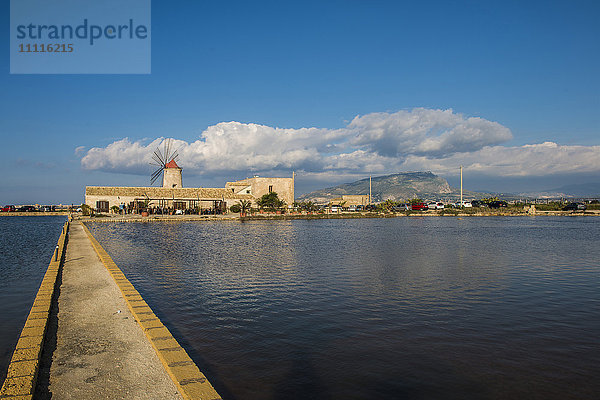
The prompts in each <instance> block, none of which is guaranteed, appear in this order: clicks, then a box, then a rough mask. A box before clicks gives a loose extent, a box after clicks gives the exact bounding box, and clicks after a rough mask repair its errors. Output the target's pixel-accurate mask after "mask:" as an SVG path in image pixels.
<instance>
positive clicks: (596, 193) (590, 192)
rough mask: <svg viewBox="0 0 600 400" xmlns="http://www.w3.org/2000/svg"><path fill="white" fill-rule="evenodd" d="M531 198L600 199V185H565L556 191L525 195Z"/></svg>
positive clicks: (597, 183)
mask: <svg viewBox="0 0 600 400" xmlns="http://www.w3.org/2000/svg"><path fill="white" fill-rule="evenodd" d="M523 194H524V195H527V196H529V197H537V198H544V197H547V198H559V197H600V183H599V182H595V183H581V184H573V185H565V186H561V187H559V188H555V189H548V190H541V191H539V192H527V193H523Z"/></svg>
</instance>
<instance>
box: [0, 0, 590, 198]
mask: <svg viewBox="0 0 600 400" xmlns="http://www.w3.org/2000/svg"><path fill="white" fill-rule="evenodd" d="M324 3H325V4H324ZM0 7H1V9H0V15H1V16H2V19H1V21H2V25H3V29H2V36H3V38H2V40H0V46H1V47H0V68H1V70H0V86H1V87H2V91H1V92H0V110H1V111H0V112H1V113H2V114H1V118H0V135H1V138H2V147H1V148H0V155H1V160H2V161H0V165H1V166H2V168H3V171H4V177H3V179H2V181H1V182H0V202H3V203H7V204H8V203H31V202H34V203H48V202H56V203H59V202H64V203H80V202H82V201H83V194H84V187H85V185H107V186H109V185H140V186H146V185H148V184H149V174H150V168H149V166H148V165H147V162H146V160H145V159H144V158H143V157H144V154H146V153H149V151H150V149H151V148H152V146H150V144H151V143H155V142H156V139H157V138H161V137H171V138H174V139H177V140H178V141H180V142H178V143H179V145H180V146H181V147H180V148H181V149H182V151H181V153H182V158H181V163H182V166H183V167H184V185H186V186H204V187H206V186H216V187H219V186H222V185H223V184H224V182H225V180H227V179H229V180H231V179H238V178H244V177H246V176H249V175H252V174H254V173H260V174H261V175H264V176H266V175H277V176H287V174H291V171H292V170H296V171H297V172H298V184H297V188H296V189H297V193H302V192H305V191H308V190H313V189H317V188H320V187H323V186H325V185H329V184H335V183H340V182H345V181H352V180H354V179H355V178H356V179H359V178H362V177H365V176H368V175H369V173H373V174H375V175H379V174H384V173H393V172H401V171H403V170H416V169H431V170H432V171H434V172H435V173H438V174H439V175H441V176H443V177H445V178H447V179H448V180H449V181H450V183H451V184H453V183H456V176H457V172H456V171H457V169H456V166H457V165H459V164H466V168H465V175H466V177H469V179H470V181H467V182H468V183H469V184H468V185H467V187H468V188H469V189H474V190H477V189H482V190H483V189H485V190H497V191H524V190H539V189H548V188H553V187H558V186H561V185H563V184H566V183H574V182H594V181H599V180H600V179H599V178H598V174H599V172H600V147H599V146H600V78H599V74H598V71H600V25H599V24H598V23H597V21H598V19H599V17H600V3H599V2H597V1H562V2H551V1H543V2H542V1H540V2H534V1H528V2H518V1H514V2H482V1H473V2H470V1H464V2H458V1H457V2H450V1H439V2H436V1H431V2H392V1H390V2H383V1H375V2H371V1H334V2H296V3H289V2H203V1H170V2H166V1H157V0H155V1H153V3H152V73H151V74H150V75H11V74H9V58H8V57H9V52H8V48H9V2H7V1H4V2H2V4H1V6H0ZM357 116H360V117H359V119H358V120H356V119H355V118H356V117H357ZM415 121H416V122H415ZM481 121H483V122H481ZM232 122H233V123H232ZM409 122H410V124H413V125H410V124H409ZM222 123H229V124H222ZM236 124H238V125H236ZM407 124H408V125H407ZM415 126H417V127H418V126H425V128H423V129H425V130H424V131H418V130H417V132H416V133H415V131H414V129H415ZM211 127H212V128H211ZM312 127H314V128H317V129H316V130H315V131H314V132H309V133H306V132H304V131H303V128H312ZM274 128H285V129H282V130H277V129H274ZM504 129H506V130H504ZM448 131H452V134H451V135H450V136H448V137H446V136H444V132H448ZM473 132H475V133H474V134H473ZM507 132H508V133H507ZM201 135H204V136H202V137H201ZM236 135H237V136H236ZM411 135H419V137H421V138H423V139H427V141H421V142H419V141H418V140H417V141H415V140H416V139H415V137H414V136H411ZM473 135H474V136H473ZM280 137H285V139H281V140H280V139H279V138H280ZM124 138H128V140H127V141H123V139H124ZM216 138H226V139H227V144H226V145H224V146H221V145H218V144H215V142H214V141H215V140H217V139H216ZM473 138H475V139H473ZM471 139H473V140H474V141H475V142H477V143H479V145H478V146H470V145H466V144H465V141H467V140H471ZM211 141H212V142H211ZM115 142H116V143H117V144H115ZM209 142H210V143H213V144H212V145H210V146H209V145H208V143H209ZM545 142H552V143H553V144H556V146H552V145H548V144H546V145H542V144H543V143H545ZM156 143H158V142H156ZM194 143H195V144H194ZM407 143H409V144H410V145H407ZM270 144H272V147H270ZM534 145H535V146H537V147H523V146H534ZM111 146H112V147H111ZM228 146H229V147H228ZM246 146H247V148H246ZM432 146H433V147H432ZM93 148H96V151H95V152H91V153H90V149H93ZM386 148H387V149H389V148H392V149H394V151H392V152H391V153H390V152H387V151H383V150H384V149H386ZM76 149H77V151H76ZM215 149H216V150H215ZM215 151H217V152H218V151H222V153H219V154H215ZM147 155H148V157H149V156H150V154H147ZM249 155H252V157H250V156H249ZM86 157H87V158H86ZM229 157H231V159H232V162H231V163H224V164H223V165H220V164H219V160H222V159H226V158H229ZM536 157H539V160H538V159H536ZM132 160H137V161H135V162H134V161H132ZM256 160H261V161H260V162H259V161H256ZM277 160H281V162H279V161H277ZM548 160H551V161H552V163H551V164H544V162H546V163H548V162H549V161H548ZM350 163H352V165H350ZM218 164H219V165H218ZM482 164H484V165H482ZM569 166H575V167H576V168H570V167H569ZM146 169H147V171H146Z"/></svg>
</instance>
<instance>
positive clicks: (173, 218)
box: [74, 210, 600, 222]
mask: <svg viewBox="0 0 600 400" xmlns="http://www.w3.org/2000/svg"><path fill="white" fill-rule="evenodd" d="M537 216H542V217H544V216H561V217H598V216H600V210H592V211H586V212H572V211H537V212H536V213H527V212H506V211H504V212H476V213H464V212H456V213H451V212H443V211H434V212H428V211H425V212H406V213H359V212H352V213H339V214H270V213H268V214H267V213H265V214H254V215H248V216H245V217H240V216H239V214H227V215H150V216H148V217H142V216H141V215H137V214H135V215H115V216H104V217H83V216H74V219H76V220H79V221H82V222H183V221H186V222H191V221H196V222H200V221H241V222H245V221H290V220H297V219H302V220H321V219H368V218H401V217H457V218H464V217H537Z"/></svg>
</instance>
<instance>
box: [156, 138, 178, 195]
mask: <svg viewBox="0 0 600 400" xmlns="http://www.w3.org/2000/svg"><path fill="white" fill-rule="evenodd" d="M178 157H179V154H177V150H175V151H172V149H171V139H167V140H165V141H164V142H163V151H162V152H161V151H160V148H157V149H156V150H155V151H154V154H153V155H152V160H153V162H152V163H151V164H152V165H155V166H157V167H158V169H156V170H155V171H154V172H153V173H152V176H151V178H150V185H153V184H154V182H156V180H157V179H158V178H159V177H160V175H161V174H162V178H163V184H162V186H163V187H164V188H181V187H183V181H182V179H181V171H182V169H181V167H180V166H179V165H177V162H176V160H177V158H178Z"/></svg>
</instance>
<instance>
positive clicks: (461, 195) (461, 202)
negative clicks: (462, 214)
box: [460, 165, 463, 207]
mask: <svg viewBox="0 0 600 400" xmlns="http://www.w3.org/2000/svg"><path fill="white" fill-rule="evenodd" d="M462 168H463V167H462V165H461V166H460V206H461V207H462V206H463V189H462Z"/></svg>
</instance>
